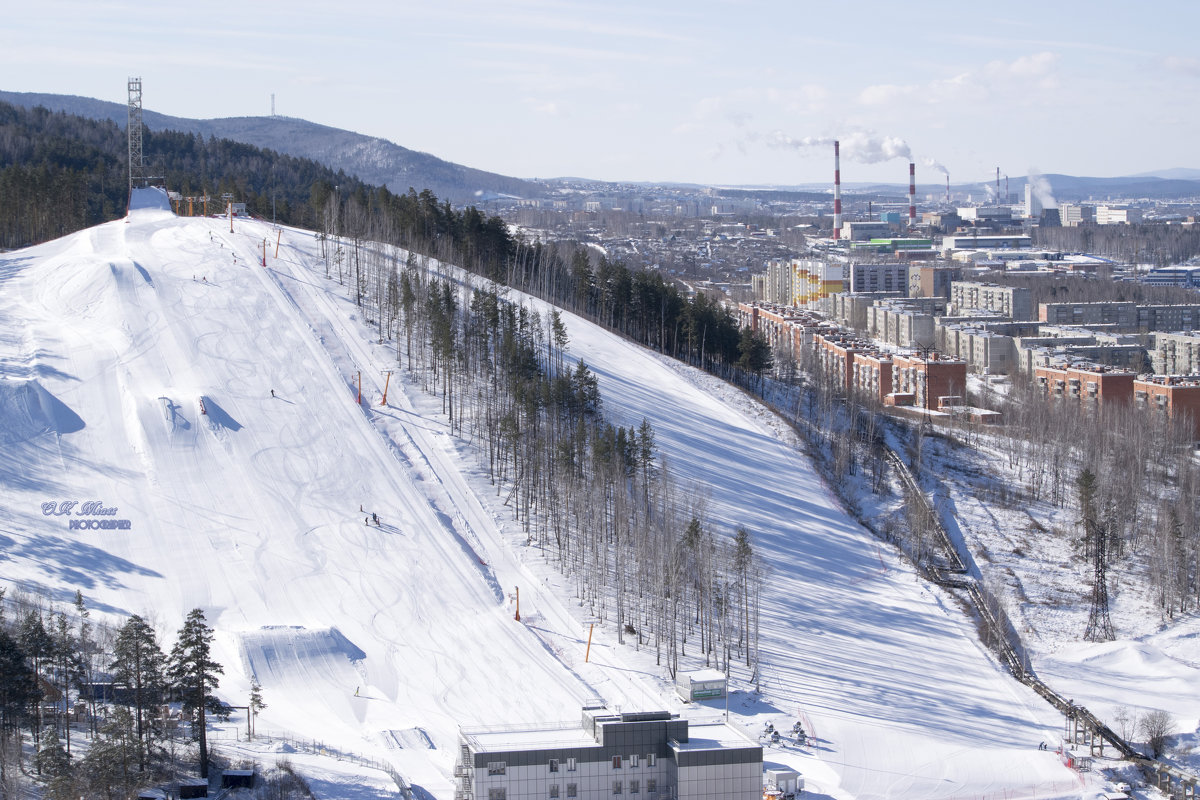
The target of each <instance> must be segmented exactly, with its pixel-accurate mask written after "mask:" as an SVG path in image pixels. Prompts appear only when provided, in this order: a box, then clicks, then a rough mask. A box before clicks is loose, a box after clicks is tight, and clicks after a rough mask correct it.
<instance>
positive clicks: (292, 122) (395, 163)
mask: <svg viewBox="0 0 1200 800" xmlns="http://www.w3.org/2000/svg"><path fill="white" fill-rule="evenodd" d="M0 101H2V102H6V103H11V104H13V105H16V106H21V107H24V108H33V107H34V106H43V107H45V108H47V109H49V110H51V111H63V112H66V113H68V114H77V115H79V116H82V117H89V118H92V119H105V120H112V121H113V122H115V123H117V124H118V125H120V126H122V127H124V126H125V124H126V122H127V120H128V108H127V107H126V106H125V105H122V104H120V103H111V102H108V101H105V100H95V99H92V98H89V97H78V96H76V95H60V94H41V93H34V92H4V91H0ZM142 120H143V122H144V123H145V125H146V127H147V128H148V129H149V130H151V131H162V130H174V131H182V132H185V133H194V134H198V135H200V134H202V135H204V136H216V137H218V138H223V139H231V140H233V141H235V142H242V143H243V144H249V145H254V146H255V147H262V148H267V149H271V150H275V151H277V152H280V153H286V154H287V155H292V156H298V157H301V158H311V159H313V160H314V161H318V162H320V163H322V164H325V165H326V166H328V167H330V168H331V169H333V170H342V171H344V172H345V173H346V174H347V175H353V176H357V177H358V178H359V179H360V180H362V181H363V182H365V183H369V184H373V185H376V186H382V185H386V186H387V187H388V189H390V190H392V191H393V192H395V193H398V194H401V193H404V192H406V191H408V189H409V188H410V187H411V188H414V189H416V190H417V191H418V192H420V191H421V190H423V189H429V190H431V191H432V192H433V193H434V194H435V195H437V196H438V197H439V198H440V199H442V200H450V201H451V202H457V203H468V202H479V201H480V200H481V199H486V198H489V197H494V196H496V195H515V196H518V197H531V196H538V195H542V194H545V193H546V190H545V189H544V188H543V187H542V186H541V185H540V184H538V183H534V182H532V181H525V180H521V179H519V178H510V177H507V176H505V175H497V174H496V173H493V172H484V171H483V170H478V169H471V168H470V167H464V166H462V165H460V164H454V163H451V162H449V161H444V160H442V159H440V158H437V157H435V156H431V155H429V154H427V153H419V152H417V151H415V150H409V149H408V148H405V147H401V146H400V145H397V144H394V143H392V142H389V141H387V140H386V139H379V138H377V137H373V136H364V135H363V134H360V133H353V132H351V131H345V130H341V129H339V128H331V127H329V126H326V125H318V124H317V123H315V122H308V121H306V120H302V119H295V118H292V117H229V118H225V119H187V118H184V117H172V116H168V115H166V114H159V113H158V112H155V111H150V110H148V109H143V111H142Z"/></svg>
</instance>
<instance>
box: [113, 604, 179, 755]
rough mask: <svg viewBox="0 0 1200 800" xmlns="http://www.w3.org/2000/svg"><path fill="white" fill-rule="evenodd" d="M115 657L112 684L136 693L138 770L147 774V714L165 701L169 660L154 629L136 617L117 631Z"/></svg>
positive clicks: (148, 745)
mask: <svg viewBox="0 0 1200 800" xmlns="http://www.w3.org/2000/svg"><path fill="white" fill-rule="evenodd" d="M113 655H114V656H115V658H114V660H113V662H112V664H110V665H109V669H111V670H112V671H113V682H114V683H119V684H123V685H125V686H126V687H128V688H129V689H130V690H131V691H132V692H133V707H134V720H135V724H136V727H135V730H136V733H137V742H138V769H139V770H140V771H142V772H145V771H146V759H147V756H148V755H149V751H150V731H149V729H148V728H149V718H150V715H149V714H148V713H147V712H148V711H149V710H151V709H153V708H154V707H156V706H157V705H158V704H159V703H160V702H161V701H162V688H163V667H164V664H165V661H166V657H165V656H164V655H163V652H162V649H161V648H160V647H159V646H158V639H157V637H156V636H155V634H154V629H153V628H151V627H150V626H149V625H148V624H146V621H145V620H143V619H142V618H141V617H139V616H138V615H136V614H134V615H133V616H132V617H130V618H129V619H128V621H126V623H125V624H124V625H122V626H121V630H120V631H118V633H117V642H116V645H115V646H114V648H113Z"/></svg>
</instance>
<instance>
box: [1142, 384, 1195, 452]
mask: <svg viewBox="0 0 1200 800" xmlns="http://www.w3.org/2000/svg"><path fill="white" fill-rule="evenodd" d="M1133 401H1134V405H1135V406H1136V407H1138V408H1143V409H1148V410H1155V411H1158V412H1160V413H1163V414H1166V415H1167V416H1169V417H1170V418H1171V419H1178V420H1183V421H1185V422H1188V423H1190V424H1191V430H1192V436H1193V437H1195V438H1197V439H1200V377H1197V376H1191V375H1182V376H1181V375H1155V376H1153V377H1150V378H1146V379H1138V380H1135V381H1134V382H1133Z"/></svg>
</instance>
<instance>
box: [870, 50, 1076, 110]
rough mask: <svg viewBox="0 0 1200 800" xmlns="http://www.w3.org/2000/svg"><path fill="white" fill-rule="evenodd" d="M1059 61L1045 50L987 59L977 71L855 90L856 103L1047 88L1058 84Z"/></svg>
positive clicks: (954, 98) (955, 98)
mask: <svg viewBox="0 0 1200 800" xmlns="http://www.w3.org/2000/svg"><path fill="white" fill-rule="evenodd" d="M1058 60H1059V56H1058V54H1057V53H1051V52H1049V51H1044V52H1040V53H1031V54H1029V55H1023V56H1020V57H1018V58H1016V59H1014V60H1012V61H990V62H988V63H987V64H985V65H983V67H982V68H981V69H979V70H976V71H967V72H960V73H958V74H956V75H954V76H952V77H949V78H938V79H936V80H932V81H929V82H928V83H925V84H903V85H902V84H894V83H881V84H875V85H873V86H868V87H866V88H865V89H863V90H862V91H860V92H859V93H858V102H859V104H860V105H864V106H875V107H881V106H890V105H896V104H900V103H905V104H911V103H912V102H913V101H914V100H920V101H923V102H925V103H927V104H929V105H938V104H941V103H952V102H953V103H958V102H962V101H963V100H969V99H972V98H975V99H984V98H988V97H991V96H992V95H994V94H1006V93H1009V92H1024V93H1027V92H1029V91H1032V90H1038V91H1050V90H1053V89H1056V88H1058V86H1059V81H1058V76H1057V66H1058Z"/></svg>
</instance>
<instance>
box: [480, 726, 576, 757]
mask: <svg viewBox="0 0 1200 800" xmlns="http://www.w3.org/2000/svg"><path fill="white" fill-rule="evenodd" d="M461 733H462V737H463V739H465V740H466V741H467V743H468V744H470V745H471V747H472V749H474V750H476V751H481V752H498V751H503V750H540V749H543V748H550V747H595V746H596V740H595V739H593V738H592V737H591V736H590V735H589V734H588V733H587V732H586V731H584V729H583V728H581V727H580V725H579V720H574V721H572V722H540V723H534V724H529V725H494V726H489V727H486V728H470V729H468V728H463V729H462V731H461Z"/></svg>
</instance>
